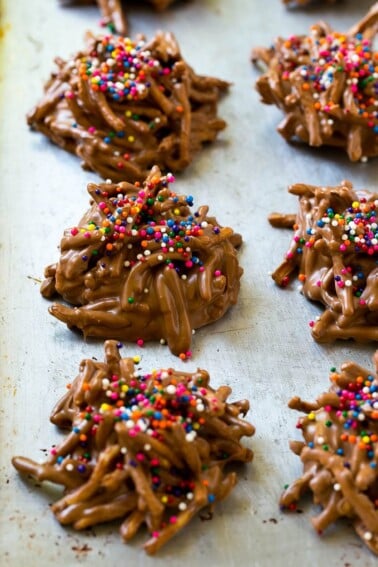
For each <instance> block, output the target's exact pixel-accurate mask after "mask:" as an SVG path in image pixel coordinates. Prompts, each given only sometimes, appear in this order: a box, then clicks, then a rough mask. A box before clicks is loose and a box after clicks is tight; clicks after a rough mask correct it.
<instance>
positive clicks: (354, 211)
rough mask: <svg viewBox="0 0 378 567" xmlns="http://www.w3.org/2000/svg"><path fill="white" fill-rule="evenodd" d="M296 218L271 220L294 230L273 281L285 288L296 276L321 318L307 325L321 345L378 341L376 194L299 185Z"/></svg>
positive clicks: (293, 189) (347, 187) (294, 190)
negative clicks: (318, 307) (320, 308)
mask: <svg viewBox="0 0 378 567" xmlns="http://www.w3.org/2000/svg"><path fill="white" fill-rule="evenodd" d="M290 193H292V194H293V195H297V196H298V197H299V211H298V214H297V215H296V217H295V215H281V214H278V213H275V214H273V215H271V217H270V221H271V223H272V224H274V225H275V226H287V227H292V226H294V231H295V232H294V237H293V239H292V241H291V245H290V248H289V250H288V252H287V253H286V256H285V259H284V261H283V262H282V264H281V265H280V266H279V267H278V268H277V269H276V270H275V272H274V273H273V276H272V277H273V279H274V281H275V282H276V283H277V284H278V285H280V286H282V287H285V286H287V285H288V283H289V281H290V278H291V277H292V276H293V275H294V274H295V273H297V274H298V279H299V280H300V282H301V284H302V291H303V294H304V296H305V297H307V298H308V299H310V300H312V301H317V302H319V303H320V304H322V305H323V306H324V308H325V311H324V313H323V314H322V315H321V316H320V317H319V318H318V319H317V320H316V321H312V322H311V327H312V334H313V337H314V338H315V339H316V340H317V341H319V342H331V341H334V340H335V339H355V340H357V341H378V193H369V192H367V191H356V190H354V189H353V187H352V184H351V183H349V182H344V183H342V184H340V185H339V186H337V187H316V186H312V185H305V184H297V185H293V186H292V187H291V188H290Z"/></svg>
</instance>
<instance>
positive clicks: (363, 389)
mask: <svg viewBox="0 0 378 567" xmlns="http://www.w3.org/2000/svg"><path fill="white" fill-rule="evenodd" d="M377 364H378V351H377V352H376V354H375V365H376V367H377ZM331 383H332V385H331V387H330V389H329V390H328V391H327V392H325V393H324V394H322V395H321V396H319V398H318V399H317V401H316V402H314V403H308V402H303V401H302V400H301V399H299V398H293V399H292V400H291V401H290V403H289V407H291V408H292V409H296V410H298V411H301V412H304V413H305V414H306V415H305V416H303V417H301V418H300V419H299V421H298V425H297V427H298V429H300V430H301V432H302V434H303V438H304V441H303V442H301V441H292V442H291V444H290V447H291V450H292V451H293V452H294V453H295V454H296V455H298V456H299V457H300V459H301V461H302V463H303V475H302V476H301V477H300V478H298V479H297V480H296V481H294V482H293V483H292V484H291V485H289V486H288V488H286V490H285V492H284V493H283V495H282V497H281V506H282V507H283V508H284V509H295V508H296V503H297V502H298V501H299V500H300V499H301V497H302V496H303V495H304V494H305V493H307V492H310V493H312V495H313V499H314V503H315V504H317V505H320V506H321V512H320V513H319V514H318V515H317V516H315V517H313V518H312V524H313V526H314V528H315V530H316V531H317V532H318V533H319V534H322V533H323V532H324V530H326V528H328V527H329V526H330V525H332V524H334V523H335V522H336V521H337V520H338V519H339V518H347V519H348V520H350V521H351V522H352V524H353V526H354V529H355V530H356V532H357V534H358V535H359V536H360V538H361V539H362V541H363V542H364V544H365V545H367V546H368V547H369V548H370V549H371V551H373V553H376V554H377V555H378V469H377V463H378V378H377V371H376V372H375V373H370V372H369V370H367V369H365V368H362V367H360V366H359V365H357V364H355V363H353V362H348V363H346V364H344V365H343V366H342V368H341V372H336V371H333V372H332V374H331Z"/></svg>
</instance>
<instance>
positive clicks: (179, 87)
mask: <svg viewBox="0 0 378 567" xmlns="http://www.w3.org/2000/svg"><path fill="white" fill-rule="evenodd" d="M87 39H88V41H87V46H86V48H85V49H84V50H83V51H81V52H79V53H77V54H76V55H75V56H74V57H73V58H72V59H70V60H68V61H63V60H62V59H56V64H57V68H58V70H57V71H56V72H54V73H53V74H52V75H51V78H50V79H49V81H48V82H47V84H46V85H45V89H44V90H45V92H44V95H43V97H42V99H41V101H40V102H39V103H38V104H37V106H36V107H35V108H34V109H33V110H32V112H30V114H29V115H28V124H29V126H31V128H32V129H33V130H38V131H39V132H42V133H43V134H44V135H46V136H47V137H48V138H50V139H51V140H52V141H53V142H54V143H55V144H57V145H58V146H60V147H61V148H63V149H65V150H67V151H69V152H72V153H74V154H77V155H78V156H79V157H80V158H81V159H82V166H83V167H84V168H85V169H88V170H93V171H96V172H97V173H99V174H100V175H101V176H102V177H103V178H105V179H111V180H112V181H132V182H134V181H136V180H137V181H144V179H145V178H146V177H147V175H148V172H149V171H150V169H151V167H152V166H153V165H158V166H159V167H160V168H161V169H162V170H163V171H165V172H167V171H181V170H183V169H184V168H185V167H187V166H188V165H189V164H190V162H191V161H192V159H193V155H194V154H195V153H196V152H198V151H199V150H201V148H202V147H203V145H204V144H206V143H208V142H212V141H214V140H215V138H216V136H217V134H218V132H219V131H220V130H223V128H225V126H226V123H225V122H224V120H221V119H220V118H218V116H217V105H218V100H219V97H220V95H221V94H222V93H223V92H225V91H226V90H227V88H228V83H226V82H225V81H222V80H220V79H216V78H213V77H205V76H201V75H197V74H196V73H195V72H194V71H193V69H192V68H191V67H190V66H189V65H188V64H187V63H186V61H184V59H183V58H182V56H181V54H180V50H179V47H178V44H177V42H176V40H175V38H174V36H173V35H172V34H170V33H161V32H160V33H157V34H156V36H155V37H154V38H153V39H152V40H151V41H145V40H144V39H143V38H142V37H140V38H139V39H137V40H135V41H133V40H131V39H129V38H125V37H116V36H112V35H105V36H99V37H94V36H92V35H88V38H87Z"/></svg>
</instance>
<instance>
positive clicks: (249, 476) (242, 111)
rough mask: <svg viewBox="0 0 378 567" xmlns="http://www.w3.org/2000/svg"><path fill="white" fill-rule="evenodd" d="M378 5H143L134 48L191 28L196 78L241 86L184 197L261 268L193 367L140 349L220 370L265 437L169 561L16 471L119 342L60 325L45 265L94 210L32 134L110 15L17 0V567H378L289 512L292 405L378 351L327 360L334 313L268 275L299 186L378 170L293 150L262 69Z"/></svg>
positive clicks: (13, 17)
mask: <svg viewBox="0 0 378 567" xmlns="http://www.w3.org/2000/svg"><path fill="white" fill-rule="evenodd" d="M372 3H373V2H372V1H363V0H359V1H358V2H357V1H353V0H349V1H345V2H342V3H340V4H338V6H339V7H337V6H336V5H334V6H332V7H324V6H323V7H321V6H318V7H311V8H310V9H308V10H295V11H288V10H287V9H285V8H284V7H283V6H281V4H280V2H279V1H278V0H268V1H265V2H260V0H232V1H230V0H192V1H191V2H183V3H178V4H177V5H174V6H173V7H172V9H170V10H169V11H167V12H166V13H164V14H162V15H159V16H158V15H157V14H156V13H155V12H153V10H151V9H150V8H148V7H146V6H145V7H143V6H142V7H140V6H138V5H137V3H135V4H136V5H135V7H133V8H130V9H129V11H128V12H129V22H130V26H131V29H130V32H131V34H134V33H137V32H143V33H145V34H146V35H147V36H148V37H150V36H151V35H152V34H153V31H154V30H155V29H157V28H160V29H164V30H172V31H174V32H175V34H176V36H177V38H178V40H179V42H180V45H181V48H182V52H183V55H184V56H185V58H186V59H187V60H188V61H189V63H190V64H191V65H192V66H193V67H194V68H195V69H196V71H197V72H201V73H209V74H214V75H216V76H219V77H222V78H224V79H227V80H230V81H232V83H233V87H232V89H231V91H230V94H229V95H228V96H226V97H225V98H224V100H223V101H222V103H221V106H220V114H221V116H222V117H224V118H225V119H226V120H227V122H228V128H227V129H226V130H225V131H224V132H223V133H222V134H221V135H220V137H219V139H218V142H216V143H215V144H213V145H212V146H210V147H209V148H207V149H206V150H205V151H204V152H203V153H202V154H201V155H199V156H198V157H197V158H196V160H195V162H194V163H193V165H192V166H191V167H190V168H189V169H188V170H187V171H186V172H184V173H183V174H180V175H178V176H177V183H176V187H177V190H178V191H179V192H181V193H188V194H192V195H194V197H195V205H196V206H198V205H200V204H206V203H208V204H209V205H210V207H211V208H210V213H211V214H214V215H216V216H217V217H218V219H219V221H220V222H221V223H222V224H224V225H230V226H232V227H234V228H235V229H237V230H239V231H240V232H241V233H242V234H243V236H244V246H243V249H242V251H241V256H240V260H241V263H242V265H243V267H244V270H245V272H244V276H243V279H242V289H241V295H240V300H239V303H238V305H237V306H236V307H235V308H233V309H232V310H231V311H230V312H229V314H228V315H227V316H226V317H225V318H224V319H223V320H221V321H219V322H217V323H215V324H213V325H211V326H209V327H206V328H204V329H202V330H200V331H198V332H197V333H196V335H195V337H194V341H193V359H192V360H191V361H190V362H188V363H186V364H185V363H182V362H181V361H180V360H179V359H177V358H175V357H173V356H172V355H171V354H170V352H169V350H168V348H167V347H162V346H160V345H153V344H148V345H147V346H146V347H145V348H143V349H138V348H137V347H136V346H135V345H128V346H127V347H126V348H125V349H124V350H123V353H125V354H128V355H134V354H141V355H142V361H141V364H140V366H141V368H142V369H143V370H144V371H146V372H147V371H149V370H151V369H152V368H155V367H169V366H173V367H175V368H183V369H188V370H194V369H195V368H197V367H202V368H206V369H207V370H208V371H209V372H210V374H211V377H212V382H213V383H214V384H215V385H220V384H224V383H225V384H230V385H231V386H232V388H233V396H232V398H233V399H239V398H243V397H247V398H249V399H250V401H251V405H252V409H251V412H250V414H249V418H250V419H251V421H252V422H253V423H254V424H255V426H256V428H257V432H256V435H255V437H254V438H253V439H252V440H248V441H246V444H247V445H249V446H251V447H252V448H253V450H254V452H255V458H254V461H253V463H252V464H251V465H249V466H246V467H243V468H242V469H240V482H239V484H238V485H237V487H236V488H235V490H234V491H233V492H232V493H231V495H230V497H229V498H228V500H227V501H226V502H224V503H222V504H220V505H218V506H217V508H216V512H215V514H214V517H213V519H212V520H211V521H208V522H203V521H201V520H200V519H199V518H196V519H195V520H193V521H192V523H191V525H190V527H189V528H187V529H185V531H184V532H182V533H181V534H180V535H179V536H178V537H176V538H175V539H174V540H173V541H172V542H171V543H169V544H168V545H167V546H166V547H165V548H163V549H162V550H161V552H160V553H159V554H158V555H157V556H156V557H155V558H149V557H147V556H145V554H144V552H143V551H142V550H141V548H140V546H141V544H142V543H143V541H144V540H145V538H146V537H147V534H146V533H144V534H142V535H141V536H139V537H137V538H136V539H135V540H134V541H133V542H132V543H131V544H130V545H125V544H123V543H122V542H121V540H120V537H119V535H118V527H117V526H118V525H117V523H114V524H110V525H106V526H104V527H100V528H96V529H92V530H89V531H85V532H83V533H76V532H74V531H73V530H71V529H64V528H63V527H61V526H60V525H59V524H58V522H56V521H55V520H54V518H53V516H52V514H51V512H50V510H49V503H51V502H52V501H53V500H54V499H55V497H56V493H55V492H54V491H53V490H52V489H48V488H46V489H45V490H41V489H40V488H38V487H36V486H35V485H36V483H29V482H25V481H23V480H22V479H21V478H20V477H19V476H18V475H17V473H16V472H15V471H14V470H13V468H12V467H11V464H10V459H11V457H12V456H13V455H14V454H19V455H26V456H30V457H32V458H36V459H43V458H44V456H45V450H46V449H48V448H49V447H50V446H51V445H52V444H53V443H56V442H57V441H58V440H59V438H60V434H59V432H58V431H57V430H56V429H55V428H54V427H53V426H52V425H51V424H50V423H49V421H48V416H49V413H50V410H51V408H52V406H53V405H54V403H55V402H56V400H57V399H58V398H59V397H60V396H61V395H62V394H63V393H64V391H65V384H66V383H67V382H70V381H71V380H72V379H73V378H74V376H75V375H76V373H77V370H78V365H79V362H80V360H81V359H82V358H88V357H92V356H95V357H97V358H102V356H103V349H102V343H101V342H98V341H94V340H88V341H87V342H84V341H83V340H82V339H81V338H80V337H79V336H78V335H75V334H73V333H71V332H69V331H68V330H67V329H66V327H65V326H64V325H63V324H61V323H59V322H58V321H57V320H55V319H53V318H52V317H51V316H50V315H49V314H48V312H47V307H48V302H46V301H45V300H43V299H42V298H41V296H40V294H39V291H38V288H39V281H40V280H41V278H42V274H43V269H44V266H45V265H46V264H48V263H51V262H53V261H55V260H56V259H57V258H58V252H57V245H58V243H59V240H60V237H61V234H62V231H63V229H64V228H65V227H67V226H71V225H73V224H75V222H77V220H78V219H79V218H80V217H81V214H82V212H83V211H84V210H85V209H86V207H87V203H88V196H87V193H86V190H85V187H86V183H87V182H89V181H91V180H97V179H98V177H97V176H96V175H94V174H91V173H88V172H83V171H81V169H80V167H79V160H78V159H77V158H75V157H73V156H71V155H68V154H66V153H65V152H64V151H62V150H60V149H59V148H56V147H54V146H53V145H51V144H50V143H49V142H48V141H47V140H45V139H44V137H43V136H42V135H39V134H33V133H31V132H29V131H28V128H27V126H26V123H25V118H24V116H25V113H26V112H27V111H28V110H29V109H30V108H31V107H32V106H33V104H34V103H35V102H36V100H37V99H38V97H39V96H40V93H41V90H42V85H43V82H44V80H46V79H47V77H48V75H49V73H50V70H51V69H52V60H53V58H54V57H55V56H56V55H60V56H68V55H69V54H70V53H72V52H74V51H76V50H78V49H80V48H81V46H82V37H83V34H84V32H85V30H86V29H88V28H90V29H92V30H99V27H98V22H99V13H98V11H97V9H96V8H95V7H93V8H92V7H87V8H70V9H68V8H65V9H64V8H62V7H60V6H59V4H58V1H55V0H49V1H47V0H33V1H32V2H30V1H28V0H17V1H16V0H5V1H4V0H3V2H2V4H1V8H2V21H1V28H0V37H1V39H0V57H1V67H0V69H1V85H0V99H1V100H0V103H1V120H0V143H1V147H0V180H1V181H0V183H1V208H0V216H1V224H0V227H1V228H0V236H1V249H0V254H1V266H2V274H1V279H0V299H1V336H0V340H1V342H0V344H1V359H0V362H1V382H0V388H1V398H0V420H1V423H0V442H1V452H0V480H1V490H0V502H1V507H0V510H1V511H0V522H1V523H0V528H1V529H0V563H1V564H3V565H4V564H7V565H10V566H14V567H18V566H19V565H23V564H25V563H26V562H27V563H28V565H29V566H30V567H44V566H45V565H52V564H54V565H55V566H57V567H60V566H63V565H64V566H65V567H67V566H70V565H76V564H83V565H91V566H97V565H101V564H103V563H105V562H106V563H107V564H108V565H118V564H119V563H120V562H122V564H128V565H136V566H137V565H146V566H148V565H153V564H154V565H156V566H162V565H166V564H167V563H168V562H169V564H170V565H171V566H172V567H175V566H179V565H180V566H189V565H190V566H191V567H194V566H197V565H204V564H207V565H217V566H228V567H229V566H230V567H232V566H238V567H240V566H245V565H246V566H249V565H252V566H254V567H260V566H261V567H271V566H275V565H277V566H278V565H281V564H282V562H286V563H288V564H290V565H291V566H293V567H296V566H298V567H299V566H303V565H309V564H311V565H322V564H326V565H327V567H333V566H339V565H341V566H346V565H353V567H355V566H357V567H358V566H364V567H369V566H373V565H376V561H377V560H376V558H375V557H374V556H373V555H372V554H371V553H370V552H369V551H368V550H367V549H366V548H365V547H364V546H363V544H362V543H361V542H360V540H359V539H358V538H357V536H355V534H354V532H353V530H352V529H351V528H350V527H348V526H347V525H346V524H341V525H338V527H337V529H330V530H328V531H327V533H326V534H325V535H324V536H323V537H322V538H319V537H318V536H317V535H316V534H315V532H314V531H313V529H312V527H311V525H310V516H311V514H313V513H314V512H315V510H314V508H313V507H312V506H311V504H309V503H307V505H302V504H301V509H304V510H305V512H304V514H282V513H281V512H280V511H279V508H278V498H279V495H280V493H281V491H282V488H283V485H284V484H286V483H287V482H290V481H291V480H293V479H294V478H296V477H297V476H298V475H299V473H300V470H301V467H300V462H299V459H298V458H297V457H295V456H294V455H292V454H291V453H290V451H289V448H288V440H289V439H290V438H293V437H298V433H297V431H296V429H295V423H296V419H297V415H296V414H295V412H292V411H291V410H289V409H287V401H288V399H289V398H290V397H291V396H292V395H294V394H298V395H300V396H302V397H303V398H305V399H309V400H313V399H314V398H315V397H316V396H317V395H318V394H319V393H320V392H322V391H323V390H324V389H325V388H327V386H328V371H329V368H330V367H331V366H334V365H335V366H339V365H340V364H341V363H342V362H343V361H345V360H347V359H355V360H356V361H358V362H359V363H361V364H365V365H371V356H372V354H373V352H374V346H373V345H368V346H361V345H356V344H353V343H350V342H348V343H339V344H336V345H331V346H329V345H328V346H320V345H317V344H315V343H314V341H313V340H312V338H311V336H310V330H309V327H308V322H309V321H310V320H311V319H312V318H313V317H314V316H315V315H316V314H317V313H318V309H317V307H316V306H313V305H311V304H310V303H308V302H306V301H305V300H304V298H303V297H302V296H301V295H300V294H299V293H298V290H297V289H296V286H295V284H294V285H293V286H292V287H291V288H290V289H287V290H286V291H283V290H281V289H278V288H277V287H275V285H274V284H273V282H272V280H271V279H270V278H269V272H271V271H272V270H273V269H274V268H275V266H276V265H278V263H279V262H280V261H281V258H282V255H283V253H284V251H285V250H286V248H287V246H288V243H289V239H290V232H285V231H277V230H274V229H272V228H271V227H270V226H269V225H268V223H267V221H266V216H267V214H268V213H269V212H271V211H273V210H280V211H286V212H294V211H295V210H296V201H295V199H294V198H293V197H291V196H289V195H288V194H287V191H286V188H287V186H288V185H289V184H290V183H295V182H299V181H305V182H310V183H316V184H336V183H338V182H339V181H341V180H342V179H345V178H349V179H351V180H352V181H353V182H354V183H355V185H356V187H360V188H362V187H366V188H375V190H376V189H377V178H378V163H377V160H375V162H374V161H370V162H369V163H367V164H351V163H350V162H349V161H348V159H347V158H346V156H344V155H343V154H340V153H335V152H334V151H330V150H318V151H316V150H315V151H311V150H309V149H308V148H304V147H300V148H294V147H292V146H289V145H287V144H286V143H285V142H284V141H283V140H282V139H281V137H280V136H279V135H278V134H277V133H276V132H275V127H276V125H277V124H278V121H279V120H280V118H281V114H280V112H279V111H278V110H277V109H275V108H273V107H264V106H262V105H261V104H260V103H259V101H258V95H257V93H256V92H254V90H253V82H254V80H255V79H256V78H257V76H258V73H257V72H256V71H254V70H253V69H252V68H251V66H250V64H249V54H250V49H251V47H252V46H253V45H268V44H269V43H270V41H271V39H273V37H274V36H276V35H278V34H282V35H289V34H291V33H300V32H303V31H306V30H307V29H308V27H309V26H310V25H311V24H312V23H314V22H315V21H317V20H318V19H320V18H324V19H327V20H328V21H330V22H331V23H332V24H334V25H335V26H336V25H337V27H338V28H339V29H340V30H344V29H347V28H348V27H349V26H350V25H352V23H354V22H355V21H356V20H357V19H358V18H360V17H361V16H362V15H363V13H364V12H365V11H366V10H367V9H368V7H369V6H370V5H371V4H372Z"/></svg>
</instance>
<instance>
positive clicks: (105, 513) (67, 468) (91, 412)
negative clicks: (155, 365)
mask: <svg viewBox="0 0 378 567" xmlns="http://www.w3.org/2000/svg"><path fill="white" fill-rule="evenodd" d="M119 347H120V345H118V344H117V343H116V342H115V341H107V342H106V343H105V361H104V362H97V361H95V360H93V359H88V360H84V361H83V362H82V363H81V366H80V372H79V375H78V376H77V378H76V379H75V380H74V381H73V383H72V385H71V387H70V389H69V391H68V392H67V394H66V395H65V396H64V397H63V398H62V399H61V401H60V402H58V404H57V405H56V407H55V408H54V410H53V412H52V415H51V420H52V422H53V423H55V424H57V425H58V426H59V427H61V428H68V429H69V433H68V434H67V436H66V438H65V439H64V440H63V441H62V442H61V443H60V444H58V445H56V446H54V447H53V448H52V450H51V452H50V456H49V458H48V459H47V461H46V462H44V463H42V464H39V463H37V462H35V461H32V460H31V459H28V458H25V457H14V458H13V461H12V462H13V465H14V466H15V467H16V469H17V470H18V471H20V472H22V473H24V474H29V475H32V476H33V477H34V478H35V479H37V480H38V481H43V480H47V481H50V482H53V483H55V484H60V485H63V486H64V488H65V492H64V495H63V496H62V498H60V499H59V500H58V501H57V502H55V503H54V504H53V505H52V511H53V513H54V514H55V516H56V518H57V519H58V520H59V522H61V524H63V525H72V526H73V527H74V528H75V529H77V530H82V529H85V528H87V527H89V526H94V525H96V524H100V523H103V522H108V521H112V520H116V519H117V520H121V521H122V524H121V528H120V532H121V536H122V538H123V539H124V540H125V541H129V540H130V539H131V538H133V537H134V535H135V534H136V533H137V532H138V531H139V529H140V528H141V527H144V526H145V527H147V529H148V532H149V534H150V538H149V539H148V541H147V543H146V544H145V545H144V548H145V550H146V552H147V553H149V554H153V553H155V552H156V551H157V550H158V549H159V548H160V547H162V546H163V545H164V544H165V543H167V541H169V540H170V539H171V538H172V537H173V536H174V535H175V534H176V533H177V532H179V531H181V530H182V529H183V528H184V527H185V525H186V524H188V523H189V522H190V520H191V519H192V518H193V517H194V516H195V515H196V514H197V513H198V512H200V511H201V510H204V511H205V512H208V511H210V512H211V510H212V509H213V508H214V506H215V505H216V503H217V502H219V501H220V500H223V499H224V498H226V496H227V495H228V494H229V493H230V491H231V490H232V488H233V487H234V485H235V483H236V480H237V475H236V473H235V472H230V470H229V467H228V469H227V471H226V470H225V466H226V465H229V464H230V463H246V462H249V461H251V460H252V457H253V453H252V451H251V450H250V449H248V448H246V447H243V446H242V444H241V442H240V439H241V437H243V436H251V435H253V433H254V427H253V426H252V425H251V424H250V423H248V422H247V421H245V420H244V419H242V416H244V415H245V414H246V412H247V411H248V409H249V403H248V402H247V401H246V400H243V401H239V402H234V403H229V402H227V399H228V397H229V395H230V393H231V389H230V388H229V387H228V386H220V387H219V388H217V389H214V388H212V387H211V386H210V377H209V375H208V373H207V372H206V371H204V370H197V372H194V373H193V374H190V373H184V372H178V371H175V370H172V369H167V370H154V371H153V372H151V373H150V374H145V375H142V374H140V373H139V372H138V371H136V369H135V366H134V362H133V359H131V358H121V356H120V353H119Z"/></svg>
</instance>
